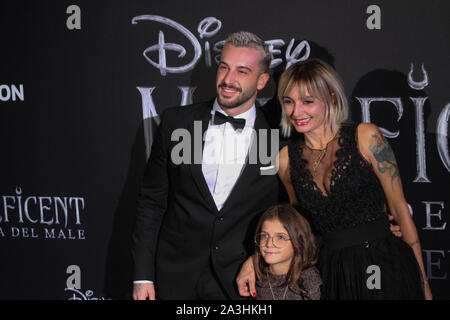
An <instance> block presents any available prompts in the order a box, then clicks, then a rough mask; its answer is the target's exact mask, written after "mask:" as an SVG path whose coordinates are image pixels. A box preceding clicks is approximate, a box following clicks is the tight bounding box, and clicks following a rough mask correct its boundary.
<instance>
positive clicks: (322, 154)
mask: <svg viewBox="0 0 450 320" xmlns="http://www.w3.org/2000/svg"><path fill="white" fill-rule="evenodd" d="M336 134H337V132H336V133H335V134H334V135H333V137H332V138H331V140H330V141H328V143H327V145H326V146H325V148H324V149H319V151H320V152H319V155H318V156H317V157H316V159H314V160H313V163H312V168H311V175H312V177H313V178H314V176H315V175H316V170H317V167H318V166H319V164H320V162H322V159H323V158H324V157H325V155H326V154H327V149H328V145H329V144H330V142H331V141H333V140H334V138H335V137H336ZM305 144H306V142H305ZM309 148H310V149H311V150H317V149H313V148H311V147H309Z"/></svg>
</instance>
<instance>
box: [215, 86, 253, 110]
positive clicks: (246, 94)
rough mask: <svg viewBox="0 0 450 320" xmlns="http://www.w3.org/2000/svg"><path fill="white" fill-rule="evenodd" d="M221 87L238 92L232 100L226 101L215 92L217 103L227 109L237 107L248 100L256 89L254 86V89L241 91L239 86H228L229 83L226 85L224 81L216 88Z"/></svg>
mask: <svg viewBox="0 0 450 320" xmlns="http://www.w3.org/2000/svg"><path fill="white" fill-rule="evenodd" d="M222 87H224V88H230V89H234V90H237V91H238V92H239V94H238V96H237V97H236V98H235V99H234V100H232V101H227V99H222V98H221V96H220V94H217V101H218V102H219V105H220V106H221V107H223V108H227V109H233V108H237V107H239V106H241V105H243V104H244V103H246V102H247V101H248V100H250V99H251V98H252V97H253V95H254V94H255V92H256V91H257V90H256V88H254V90H248V91H243V90H242V89H241V88H237V87H234V86H229V85H226V84H225V83H221V84H219V85H218V88H217V89H220V88H222ZM218 91H219V90H218Z"/></svg>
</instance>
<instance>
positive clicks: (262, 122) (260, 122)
mask: <svg viewBox="0 0 450 320" xmlns="http://www.w3.org/2000/svg"><path fill="white" fill-rule="evenodd" d="M260 129H266V130H267V140H268V141H267V143H268V144H267V145H268V150H270V126H269V125H268V123H267V121H266V119H265V117H264V114H263V113H262V111H261V110H259V107H256V118H255V125H254V130H255V133H256V137H254V139H253V140H252V144H251V147H250V150H249V153H248V154H247V159H246V161H245V164H244V167H243V168H242V171H241V174H240V176H239V178H238V180H237V181H236V183H235V185H234V187H233V189H232V190H231V192H230V194H229V196H228V198H227V200H226V201H225V203H224V205H223V207H222V209H221V210H220V211H221V212H222V211H225V210H227V208H228V207H229V206H231V205H232V204H233V202H235V201H238V199H239V198H242V195H243V194H245V193H246V190H247V188H249V184H250V181H251V180H252V178H253V177H255V176H258V175H260V172H259V170H260V167H261V162H260V158H259V156H258V157H256V159H253V161H252V163H250V159H249V155H251V154H252V155H258V143H259V139H260V137H259V134H258V132H259V130H260ZM255 160H256V163H254V161H255Z"/></svg>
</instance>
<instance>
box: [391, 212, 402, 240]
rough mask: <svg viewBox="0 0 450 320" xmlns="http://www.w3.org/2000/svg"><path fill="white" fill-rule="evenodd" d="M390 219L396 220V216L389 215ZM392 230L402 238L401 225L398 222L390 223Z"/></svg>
mask: <svg viewBox="0 0 450 320" xmlns="http://www.w3.org/2000/svg"><path fill="white" fill-rule="evenodd" d="M388 219H389V221H394V216H392V215H388ZM389 226H390V229H391V232H392V233H393V234H394V236H396V237H399V238H401V237H402V231H401V230H400V226H399V225H397V224H392V223H391V224H389Z"/></svg>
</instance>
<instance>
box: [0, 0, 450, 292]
mask: <svg viewBox="0 0 450 320" xmlns="http://www.w3.org/2000/svg"><path fill="white" fill-rule="evenodd" d="M449 11H450V2H449V1H448V0H441V1H438V0H433V1H425V0H423V1H409V0H408V1H407V0H404V1H401V0H397V1H365V0H361V1H355V0H341V1H332V0H315V1H309V0H304V1H269V0H260V1H257V2H255V1H242V0H240V1H235V0H230V1H220V2H219V1H206V0H205V1H183V0H165V1H148V0H145V1H66V0H60V1H56V0H55V1H50V0H47V1H23V0H20V1H2V2H1V4H0V16H1V18H0V33H1V38H0V39H1V50H0V274H1V276H0V299H82V300H84V299H108V298H114V299H127V298H129V297H130V291H131V286H130V284H131V280H132V278H131V269H132V265H131V255H130V242H131V241H130V235H131V231H132V226H133V219H134V213H135V202H136V198H137V193H138V187H139V182H140V178H141V175H142V174H143V171H144V168H145V162H146V159H147V158H148V155H149V146H150V145H151V143H152V135H153V133H154V130H155V128H156V127H157V125H158V123H159V116H158V115H159V114H161V112H162V111H163V110H164V109H165V108H168V107H170V106H176V105H185V104H188V103H191V102H198V101H204V100H207V99H211V98H213V97H214V94H215V70H216V66H217V64H216V59H217V57H218V55H219V54H220V50H221V48H222V45H223V40H224V39H225V38H226V36H227V35H228V34H229V33H231V32H234V31H239V30H249V31H252V32H255V33H257V34H258V35H259V36H260V37H262V38H263V39H265V40H266V41H267V43H268V44H269V45H270V47H271V50H272V52H273V54H274V57H275V60H274V61H273V63H272V71H273V74H274V79H276V78H277V76H278V75H279V73H280V72H281V71H283V70H284V69H285V68H286V67H287V66H289V65H290V64H292V63H294V62H296V61H299V60H303V59H306V58H308V57H319V58H322V59H324V60H326V61H328V62H329V63H331V64H333V65H334V66H335V68H336V69H337V71H338V72H339V73H340V74H341V75H342V77H343V79H344V82H345V87H346V93H347V97H348V98H349V101H350V104H351V118H352V120H353V121H354V122H373V123H375V124H377V125H378V126H380V127H381V128H382V130H383V133H384V134H385V135H386V136H387V137H388V138H389V142H390V143H391V145H392V147H393V149H394V151H395V153H396V156H397V160H398V162H399V165H400V172H401V176H402V179H403V184H404V189H405V195H406V198H407V201H408V203H409V205H410V211H411V214H412V215H413V218H414V221H415V223H416V226H417V229H418V232H419V235H420V239H421V241H422V248H423V258H424V262H425V267H426V271H427V275H428V278H429V281H430V284H431V288H432V290H433V293H434V296H435V298H437V299H449V298H450V216H449V213H450V211H449V209H450V197H449V187H450V183H449V182H450V179H449V178H450V154H449V148H448V147H449V139H448V136H449V130H448V124H449V116H450V90H449V80H450V23H449V18H448V12H449ZM274 89H275V81H274V80H272V81H271V83H270V84H269V85H268V87H267V88H266V89H265V90H264V91H263V92H262V93H261V94H260V97H259V102H260V103H261V104H264V103H265V102H266V101H268V100H269V99H271V98H272V97H273V95H274Z"/></svg>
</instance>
